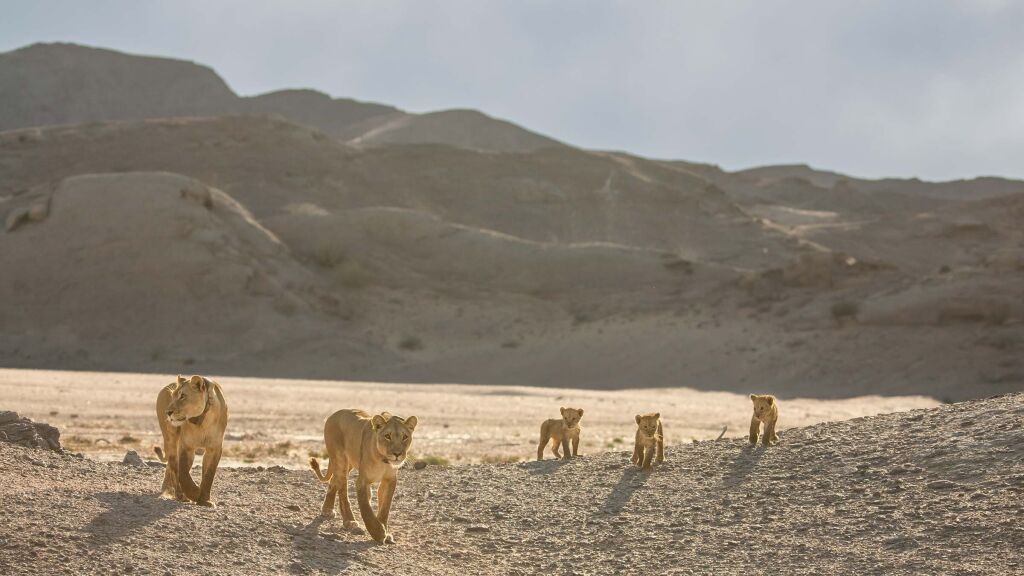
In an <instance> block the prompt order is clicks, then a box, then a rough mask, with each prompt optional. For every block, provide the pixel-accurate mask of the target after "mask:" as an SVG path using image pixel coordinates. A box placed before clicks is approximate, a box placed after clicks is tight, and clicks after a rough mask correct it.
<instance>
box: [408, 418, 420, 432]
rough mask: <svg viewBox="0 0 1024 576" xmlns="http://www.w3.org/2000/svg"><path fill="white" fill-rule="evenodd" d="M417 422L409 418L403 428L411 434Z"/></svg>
mask: <svg viewBox="0 0 1024 576" xmlns="http://www.w3.org/2000/svg"><path fill="white" fill-rule="evenodd" d="M418 422H419V420H417V419H416V417H415V416H409V417H408V418H406V419H405V427H406V428H408V429H409V432H412V431H413V430H415V429H416V424H417V423H418Z"/></svg>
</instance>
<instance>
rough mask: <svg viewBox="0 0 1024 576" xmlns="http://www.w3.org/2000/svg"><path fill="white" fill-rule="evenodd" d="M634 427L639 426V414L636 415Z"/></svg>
mask: <svg viewBox="0 0 1024 576" xmlns="http://www.w3.org/2000/svg"><path fill="white" fill-rule="evenodd" d="M636 425H637V426H639V425H640V415H639V414H637V415H636Z"/></svg>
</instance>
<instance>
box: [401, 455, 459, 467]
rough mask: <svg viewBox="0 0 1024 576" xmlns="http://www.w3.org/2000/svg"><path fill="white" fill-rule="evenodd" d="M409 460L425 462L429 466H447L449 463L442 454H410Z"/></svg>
mask: <svg viewBox="0 0 1024 576" xmlns="http://www.w3.org/2000/svg"><path fill="white" fill-rule="evenodd" d="M409 460H412V461H414V462H415V461H420V462H426V463H427V464H428V465H429V466H447V465H449V464H450V463H451V462H449V461H448V459H447V458H445V457H444V456H417V457H412V456H410V457H409Z"/></svg>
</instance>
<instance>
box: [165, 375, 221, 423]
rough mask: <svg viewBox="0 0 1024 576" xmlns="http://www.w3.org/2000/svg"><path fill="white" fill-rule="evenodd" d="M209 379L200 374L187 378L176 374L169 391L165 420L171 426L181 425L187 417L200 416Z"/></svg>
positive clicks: (204, 407) (204, 408)
mask: <svg viewBox="0 0 1024 576" xmlns="http://www.w3.org/2000/svg"><path fill="white" fill-rule="evenodd" d="M209 390H210V381H209V380H207V379H206V378H203V377H202V376H193V377H191V378H189V379H188V380H186V379H184V378H182V377H181V376H178V381H177V383H176V384H175V387H174V389H173V390H172V391H171V403H170V404H168V405H167V421H168V422H169V423H170V424H171V426H181V425H182V424H184V423H185V421H186V420H188V419H189V418H195V417H196V416H200V415H201V414H202V413H203V411H205V410H206V401H207V399H208V398H209Z"/></svg>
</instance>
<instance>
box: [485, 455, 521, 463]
mask: <svg viewBox="0 0 1024 576" xmlns="http://www.w3.org/2000/svg"><path fill="white" fill-rule="evenodd" d="M520 460H522V457H520V456H516V455H514V454H484V455H483V456H481V457H480V462H483V463H484V464H510V463H513V462H519V461H520Z"/></svg>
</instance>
